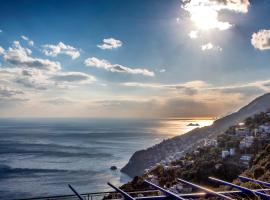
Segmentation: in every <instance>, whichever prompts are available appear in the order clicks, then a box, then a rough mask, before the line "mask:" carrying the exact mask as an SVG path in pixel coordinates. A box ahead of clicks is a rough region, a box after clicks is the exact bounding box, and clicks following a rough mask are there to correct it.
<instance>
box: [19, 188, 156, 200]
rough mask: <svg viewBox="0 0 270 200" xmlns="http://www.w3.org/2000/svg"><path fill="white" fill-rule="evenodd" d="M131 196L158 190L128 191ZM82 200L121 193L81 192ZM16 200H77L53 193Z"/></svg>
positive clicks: (95, 199) (117, 196)
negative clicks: (51, 194)
mask: <svg viewBox="0 0 270 200" xmlns="http://www.w3.org/2000/svg"><path fill="white" fill-rule="evenodd" d="M128 193H129V194H130V195H132V196H138V195H139V196H149V195H151V194H152V193H158V190H144V191H140V190H139V191H129V192H128ZM80 195H81V196H82V197H83V199H84V200H102V199H104V198H106V197H108V196H109V195H110V199H121V198H122V197H121V193H119V192H115V191H108V192H93V193H82V194H80ZM16 200H78V197H77V196H76V195H75V194H72V195H54V196H43V197H34V198H23V199H16Z"/></svg>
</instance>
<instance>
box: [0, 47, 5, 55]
mask: <svg viewBox="0 0 270 200" xmlns="http://www.w3.org/2000/svg"><path fill="white" fill-rule="evenodd" d="M4 53H5V49H4V48H3V47H1V46H0V55H3V54H4Z"/></svg>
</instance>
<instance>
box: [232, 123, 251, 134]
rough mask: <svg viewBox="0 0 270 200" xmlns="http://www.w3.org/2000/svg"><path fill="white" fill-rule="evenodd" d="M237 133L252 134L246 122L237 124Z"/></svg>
mask: <svg viewBox="0 0 270 200" xmlns="http://www.w3.org/2000/svg"><path fill="white" fill-rule="evenodd" d="M235 135H236V136H245V135H250V131H249V129H248V128H247V127H246V126H245V124H244V123H239V124H238V125H237V126H235Z"/></svg>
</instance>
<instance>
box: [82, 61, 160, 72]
mask: <svg viewBox="0 0 270 200" xmlns="http://www.w3.org/2000/svg"><path fill="white" fill-rule="evenodd" d="M84 64H85V65H86V66H88V67H96V68H102V69H105V70H107V71H111V72H120V73H128V74H141V75H144V76H154V75H155V73H154V72H152V71H149V70H147V69H142V68H135V69H132V68H129V67H125V66H122V65H119V64H111V63H110V62H109V61H107V60H104V59H102V60H100V59H98V58H95V57H91V58H87V59H86V60H85V61H84Z"/></svg>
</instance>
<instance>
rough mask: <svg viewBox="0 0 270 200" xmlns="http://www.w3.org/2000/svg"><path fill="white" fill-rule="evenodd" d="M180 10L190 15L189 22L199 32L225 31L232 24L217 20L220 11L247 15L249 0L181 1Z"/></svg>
mask: <svg viewBox="0 0 270 200" xmlns="http://www.w3.org/2000/svg"><path fill="white" fill-rule="evenodd" d="M182 2H183V5H182V8H183V9H184V10H186V11H187V12H188V13H189V15H190V20H191V21H192V22H193V23H194V24H195V25H196V26H197V28H198V29H201V30H209V29H218V30H227V29H229V28H230V27H231V26H232V24H231V23H230V22H227V21H221V20H220V19H219V12H220V11H222V10H228V11H235V12H239V13H247V12H248V8H249V5H250V2H249V0H182Z"/></svg>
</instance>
